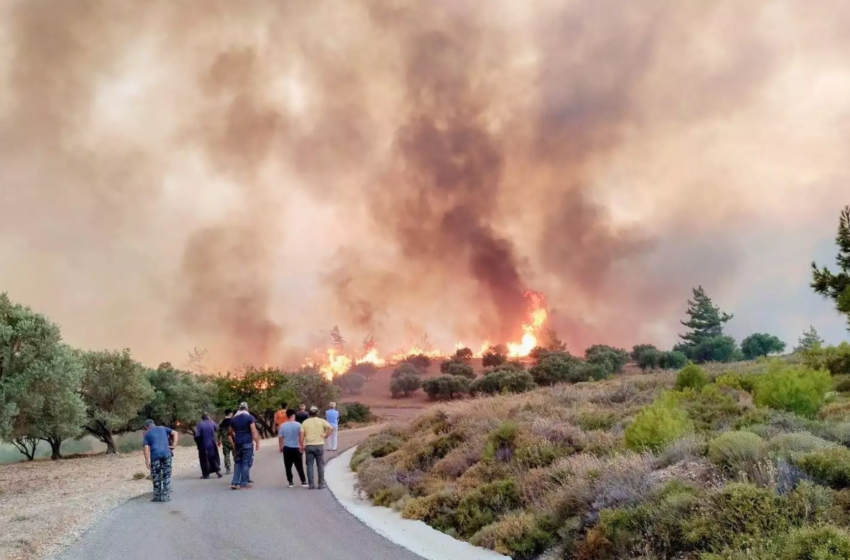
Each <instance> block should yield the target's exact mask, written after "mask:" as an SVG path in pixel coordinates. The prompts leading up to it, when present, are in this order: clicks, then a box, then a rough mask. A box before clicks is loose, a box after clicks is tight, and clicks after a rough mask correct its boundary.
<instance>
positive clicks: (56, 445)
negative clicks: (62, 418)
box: [45, 437, 62, 461]
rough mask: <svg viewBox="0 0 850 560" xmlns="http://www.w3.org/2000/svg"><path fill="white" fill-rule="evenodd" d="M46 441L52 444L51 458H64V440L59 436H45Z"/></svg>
mask: <svg viewBox="0 0 850 560" xmlns="http://www.w3.org/2000/svg"><path fill="white" fill-rule="evenodd" d="M45 441H46V442H47V443H49V444H50V458H51V459H53V460H54V461H55V460H57V459H61V458H62V451H61V448H62V440H61V439H59V438H57V437H48V438H45Z"/></svg>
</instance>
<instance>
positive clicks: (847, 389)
mask: <svg viewBox="0 0 850 560" xmlns="http://www.w3.org/2000/svg"><path fill="white" fill-rule="evenodd" d="M833 375H835V374H833ZM835 390H836V391H838V392H839V393H850V377H845V378H844V379H841V380H839V381H837V382H836V383H835Z"/></svg>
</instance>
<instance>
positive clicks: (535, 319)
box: [305, 291, 548, 379]
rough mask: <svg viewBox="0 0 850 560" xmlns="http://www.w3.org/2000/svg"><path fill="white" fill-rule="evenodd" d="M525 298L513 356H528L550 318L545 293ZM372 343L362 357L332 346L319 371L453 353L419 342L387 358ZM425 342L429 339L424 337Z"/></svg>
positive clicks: (336, 372) (332, 373) (511, 351)
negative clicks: (525, 308)
mask: <svg viewBox="0 0 850 560" xmlns="http://www.w3.org/2000/svg"><path fill="white" fill-rule="evenodd" d="M525 297H526V298H527V299H528V301H529V311H528V322H527V323H523V324H522V333H523V334H522V338H521V340H520V342H509V343H507V345H506V346H507V348H508V355H509V356H510V357H511V358H521V357H523V356H528V354H529V353H530V352H531V350H532V349H534V347H535V346H537V344H538V336H539V334H540V330H541V329H542V328H543V325H545V324H546V320H547V319H548V314H547V312H546V299H545V296H544V294H542V293H540V292H532V291H528V292H526V293H525ZM369 340H370V342H369V344H368V345H366V346H365V347H364V350H363V352H364V353H363V355H362V356H360V357H359V358H357V357H355V356H356V354H355V355H350V354H348V353H346V352H343V351H341V350H340V349H339V346H337V347H332V348H329V349H328V350H327V351H326V353H325V354H324V355H322V354H321V353H319V359H318V360H317V361H318V362H319V363H318V367H319V370H320V371H321V372H322V373H323V374H324V375H325V376H326V377H327V378H328V379H333V378H334V377H337V376H339V375H342V374H343V373H345V372H347V371H348V370H349V369H350V368H351V367H352V366H354V365H356V364H364V363H369V364H374V365H375V366H378V367H382V366H385V365H390V364H395V363H398V362H400V361H402V360H403V359H404V358H406V357H407V356H410V355H413V354H423V355H425V356H428V357H429V358H431V359H443V358H447V357H449V356H450V355H451V354H453V352H444V351H442V350H439V349H435V348H430V347H425V348H423V347H421V346H419V345H417V344H413V345H411V346H410V347H409V348H407V349H399V350H398V351H397V352H394V353H392V354H390V355H388V356H387V357H385V358H382V357H381V356H380V354H379V353H378V348H377V346H375V344H374V339H373V338H372V337H370V338H369ZM425 342H426V345H427V346H430V344H428V341H427V340H425ZM490 346H491V343H490V341H489V340H485V341H484V342H483V343H482V344H481V348H480V350H478V351H477V352H475V351H473V356H474V357H476V358H480V357H481V355H482V354H483V353H484V352H486V351H487V349H488V348H490ZM466 347H467V346H466V345H465V344H463V343H461V342H457V343H455V350H459V349H461V348H466ZM305 364H306V365H309V366H312V365H317V364H316V361H314V360H312V359H307V360H305Z"/></svg>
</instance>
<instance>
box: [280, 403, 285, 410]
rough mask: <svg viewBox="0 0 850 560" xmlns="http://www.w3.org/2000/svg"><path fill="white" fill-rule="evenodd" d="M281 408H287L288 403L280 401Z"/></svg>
mask: <svg viewBox="0 0 850 560" xmlns="http://www.w3.org/2000/svg"><path fill="white" fill-rule="evenodd" d="M280 409H281V410H286V403H285V402H282V403H280Z"/></svg>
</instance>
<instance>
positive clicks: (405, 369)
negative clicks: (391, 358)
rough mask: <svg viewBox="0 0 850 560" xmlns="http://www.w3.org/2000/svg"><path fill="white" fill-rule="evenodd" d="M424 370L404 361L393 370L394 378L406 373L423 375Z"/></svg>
mask: <svg viewBox="0 0 850 560" xmlns="http://www.w3.org/2000/svg"><path fill="white" fill-rule="evenodd" d="M421 374H422V372H421V371H420V370H419V368H417V367H416V366H414V365H413V364H411V363H410V362H402V363H400V364H399V365H398V366H396V368H395V369H394V370H393V373H392V375H391V377H392V379H396V378H398V377H403V376H405V375H417V376H418V375H421Z"/></svg>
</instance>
